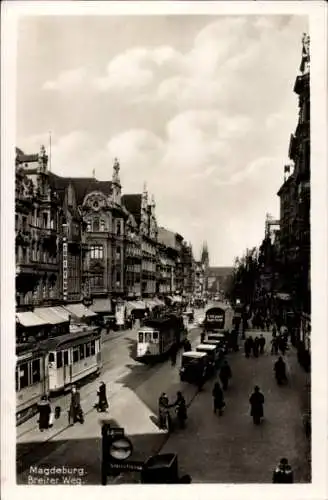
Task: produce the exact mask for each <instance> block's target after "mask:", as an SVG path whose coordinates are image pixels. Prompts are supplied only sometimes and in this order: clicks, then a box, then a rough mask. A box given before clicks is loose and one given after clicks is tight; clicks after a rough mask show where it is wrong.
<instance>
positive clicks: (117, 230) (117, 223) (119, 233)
mask: <svg viewBox="0 0 328 500" xmlns="http://www.w3.org/2000/svg"><path fill="white" fill-rule="evenodd" d="M116 234H117V236H120V235H121V221H120V220H117V221H116Z"/></svg>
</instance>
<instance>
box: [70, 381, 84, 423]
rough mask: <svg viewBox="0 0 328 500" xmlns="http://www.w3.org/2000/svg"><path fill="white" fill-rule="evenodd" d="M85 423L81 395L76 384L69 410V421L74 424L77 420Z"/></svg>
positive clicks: (73, 387)
mask: <svg viewBox="0 0 328 500" xmlns="http://www.w3.org/2000/svg"><path fill="white" fill-rule="evenodd" d="M78 421H79V422H80V423H81V424H83V423H84V417H83V411H82V407H81V395H80V392H79V391H78V390H77V387H76V385H73V386H72V392H71V404H70V408H69V412H68V423H69V425H74V424H75V423H76V422H78Z"/></svg>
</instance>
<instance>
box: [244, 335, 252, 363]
mask: <svg viewBox="0 0 328 500" xmlns="http://www.w3.org/2000/svg"><path fill="white" fill-rule="evenodd" d="M252 342H253V339H252V337H247V339H246V340H245V343H244V349H245V356H246V358H249V356H250V353H251V348H252Z"/></svg>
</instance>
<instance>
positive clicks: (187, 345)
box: [183, 339, 191, 352]
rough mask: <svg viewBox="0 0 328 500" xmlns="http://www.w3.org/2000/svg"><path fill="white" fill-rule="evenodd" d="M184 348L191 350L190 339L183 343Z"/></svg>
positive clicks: (185, 350) (186, 350)
mask: <svg viewBox="0 0 328 500" xmlns="http://www.w3.org/2000/svg"><path fill="white" fill-rule="evenodd" d="M183 350H184V352H188V351H191V343H190V341H189V340H188V339H185V341H184V343H183Z"/></svg>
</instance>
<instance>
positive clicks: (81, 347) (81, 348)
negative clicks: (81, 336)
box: [80, 344, 84, 359]
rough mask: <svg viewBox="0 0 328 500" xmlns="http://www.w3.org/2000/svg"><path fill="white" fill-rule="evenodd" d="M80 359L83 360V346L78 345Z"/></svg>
mask: <svg viewBox="0 0 328 500" xmlns="http://www.w3.org/2000/svg"><path fill="white" fill-rule="evenodd" d="M80 359H84V344H81V345H80Z"/></svg>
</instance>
